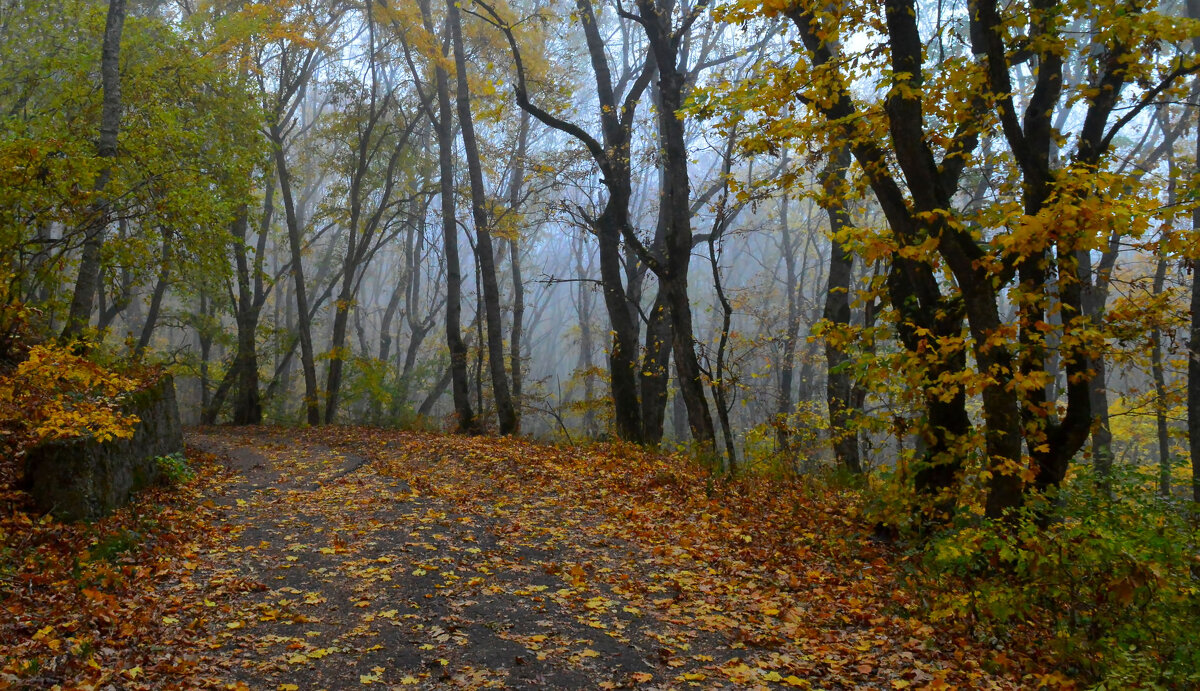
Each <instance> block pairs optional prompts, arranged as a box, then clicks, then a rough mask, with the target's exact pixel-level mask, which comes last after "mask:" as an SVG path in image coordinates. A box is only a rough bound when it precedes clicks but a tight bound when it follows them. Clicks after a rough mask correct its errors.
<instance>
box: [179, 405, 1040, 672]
mask: <svg viewBox="0 0 1200 691" xmlns="http://www.w3.org/2000/svg"><path fill="white" fill-rule="evenodd" d="M186 440H187V443H188V445H189V447H190V449H191V450H192V452H193V453H192V455H193V456H196V455H198V453H197V452H199V453H202V454H211V455H212V456H211V457H210V458H216V459H219V461H218V462H219V463H221V464H223V465H225V466H226V467H227V469H229V470H230V471H232V472H230V473H229V474H228V477H229V478H230V480H229V481H228V482H227V483H226V484H224V485H223V486H221V487H219V488H217V489H216V490H215V492H214V493H211V494H210V495H209V498H208V499H207V500H206V503H205V506H206V507H207V508H208V510H211V511H213V512H214V518H213V521H215V524H216V529H217V530H218V531H220V532H222V533H224V534H225V535H224V536H223V537H222V538H221V539H218V540H214V541H210V543H212V544H216V545H219V546H218V547H212V548H210V551H209V552H208V553H206V554H202V555H199V556H200V558H198V559H197V562H199V563H200V564H202V565H203V566H200V567H199V568H200V569H201V571H200V572H198V573H197V574H195V580H196V581H197V582H203V583H208V584H218V587H217V588H216V589H215V590H213V591H211V592H212V593H213V594H211V595H207V596H206V597H210V598H211V600H206V601H205V602H204V603H203V604H204V605H205V606H206V607H207V608H211V609H208V612H211V616H204V617H202V618H201V619H199V620H197V621H196V622H195V626H196V627H202V628H203V629H204V630H205V631H206V632H207V635H206V636H205V638H204V640H206V641H209V642H208V643H207V645H208V646H209V647H210V648H211V649H210V650H207V651H205V653H204V654H203V658H204V660H205V661H207V663H208V664H207V665H206V668H207V669H209V670H215V672H216V675H217V677H218V678H220V680H219V684H220V685H226V684H227V685H228V686H227V688H235V689H237V688H248V689H285V690H289V689H322V688H323V689H351V688H360V687H362V686H380V687H384V688H400V687H409V686H411V687H417V688H486V687H495V688H526V687H544V688H559V689H576V688H602V689H612V688H633V687H638V688H650V689H654V688H688V687H695V688H739V689H740V688H846V689H848V688H874V689H907V688H954V687H957V688H1015V687H1019V686H1020V685H1021V684H1020V683H1014V682H1015V679H1014V676H1016V675H1011V676H1010V675H1009V674H1000V675H997V674H996V671H997V670H998V669H1001V668H1002V665H1005V664H1011V662H1010V661H1006V660H1007V658H1004V657H1003V652H1001V651H998V650H996V649H993V650H991V651H988V650H986V649H982V648H980V647H979V644H978V642H975V641H968V640H966V639H964V638H961V637H960V638H952V637H950V636H949V635H946V634H945V633H943V632H940V631H937V630H936V628H935V627H932V626H930V625H928V624H926V623H923V622H922V621H920V620H918V619H916V618H914V617H913V616H912V615H911V613H910V612H911V609H905V608H906V607H907V606H908V605H907V603H910V602H911V601H912V598H913V597H914V596H913V595H912V594H911V593H907V592H905V589H904V587H903V584H902V581H901V580H900V579H899V577H898V576H897V572H896V569H895V568H894V565H893V556H892V555H889V554H888V553H886V552H884V551H881V549H880V547H879V546H878V545H875V544H873V542H872V541H871V540H870V539H869V530H867V529H866V528H865V527H864V526H862V525H860V524H859V522H858V521H857V519H855V518H854V517H853V516H852V515H851V514H849V513H846V512H843V509H842V508H839V506H838V505H837V504H836V503H831V501H833V500H831V499H830V498H829V497H826V498H825V499H824V500H823V501H822V502H807V503H806V502H805V501H804V500H803V496H802V490H798V489H793V488H776V489H774V490H771V489H764V490H761V496H760V495H756V494H754V492H755V491H759V490H755V489H753V488H750V489H746V488H744V487H743V488H741V489H739V487H741V486H740V485H736V484H730V485H728V486H724V487H722V486H718V485H714V481H713V480H712V479H711V478H706V476H705V475H704V473H703V472H701V471H699V470H697V469H694V468H693V469H690V470H689V469H688V467H687V466H686V464H682V461H680V460H678V459H667V458H663V457H656V456H653V455H650V454H646V453H644V452H642V451H639V450H636V449H633V448H632V447H629V448H626V447H621V446H612V447H605V448H604V449H599V450H598V449H588V448H574V449H569V448H561V449H556V448H554V447H543V446H538V445H534V444H530V443H528V442H522V441H519V440H511V439H495V438H487V439H484V438H464V437H447V436H438V435H420V434H409V433H400V432H384V431H381V430H370V429H367V428H322V429H318V430H295V429H283V428H219V429H218V428H212V429H197V430H191V431H189V432H188V434H187V435H186ZM723 493H724V494H723ZM787 497H793V498H792V499H786V498H787ZM206 592H209V591H206ZM206 613H207V612H206ZM997 656H998V657H997ZM993 657H995V659H996V660H998V661H997V662H992V658H993ZM985 665H994V666H995V669H991V668H986V667H985ZM1010 674H1011V672H1010ZM1016 678H1020V677H1019V676H1016ZM1025 678H1026V679H1027V680H1028V679H1030V677H1028V676H1026V677H1025Z"/></svg>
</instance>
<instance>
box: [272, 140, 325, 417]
mask: <svg viewBox="0 0 1200 691" xmlns="http://www.w3.org/2000/svg"><path fill="white" fill-rule="evenodd" d="M271 143H272V144H273V145H274V147H275V170H276V172H277V173H278V177H279V193H280V196H281V197H282V198H283V210H284V216H285V218H286V220H287V228H288V248H289V249H290V250H291V255H292V256H291V259H292V279H293V281H292V283H293V290H294V291H295V298H296V315H297V329H296V330H297V331H298V332H299V336H300V366H301V368H302V369H303V370H304V410H305V419H307V420H308V424H310V425H320V424H321V401H320V392H319V391H318V390H317V365H316V358H315V356H314V354H313V344H312V317H311V315H310V314H309V309H308V292H307V290H308V289H307V287H306V286H305V285H304V264H303V259H304V247H303V243H302V242H301V238H300V232H301V229H300V219H299V218H298V217H297V215H296V200H295V199H294V198H293V197H292V181H291V174H290V173H288V169H287V153H286V152H285V151H284V146H283V144H284V142H283V132H282V131H281V130H280V128H279V123H274V124H272V125H271Z"/></svg>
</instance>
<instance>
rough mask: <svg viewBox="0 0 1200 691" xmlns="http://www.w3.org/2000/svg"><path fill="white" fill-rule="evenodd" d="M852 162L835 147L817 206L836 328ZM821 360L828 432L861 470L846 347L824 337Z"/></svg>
mask: <svg viewBox="0 0 1200 691" xmlns="http://www.w3.org/2000/svg"><path fill="white" fill-rule="evenodd" d="M849 167H850V150H849V149H848V148H846V147H844V146H843V147H840V148H839V149H837V150H836V151H835V152H834V153H833V155H832V156H831V158H830V161H829V164H828V165H827V166H826V168H825V171H824V172H823V173H822V178H823V179H822V181H821V183H822V187H823V188H824V190H823V193H822V195H821V206H822V207H824V209H825V213H826V214H827V215H828V216H829V234H830V243H831V247H830V250H829V279H828V282H827V283H826V286H825V309H824V313H823V317H824V318H825V320H826V321H827V322H829V323H830V324H831V325H833V326H834V327H835V328H845V327H848V326H849V325H850V276H851V272H852V271H853V268H854V256H853V255H852V254H850V252H849V251H848V250H847V249H846V248H845V246H843V245H842V243H841V241H840V240H839V237H840V235H841V233H842V232H843V231H844V230H845V229H846V228H848V227H849V226H850V215H849V214H848V213H847V211H846V204H845V202H844V201H843V200H844V196H845V190H844V187H845V183H846V170H847V169H848V168H849ZM825 363H826V366H827V368H828V370H827V376H826V380H825V381H826V383H825V400H826V402H827V403H828V407H829V435H830V438H831V439H832V440H833V453H834V456H835V457H836V458H837V462H838V465H840V466H841V467H842V468H845V469H846V470H849V471H850V472H852V473H856V474H857V473H861V472H862V461H861V460H860V459H859V457H858V430H857V428H856V427H855V424H856V422H855V420H854V416H855V412H857V411H855V410H854V401H853V399H852V396H851V393H852V389H853V385H854V376H853V375H852V374H851V373H850V371H849V365H850V358H849V356H848V355H847V353H846V351H845V350H844V349H842V348H840V347H838V346H837V345H835V344H834V343H833V342H832V340H831V339H826V341H825Z"/></svg>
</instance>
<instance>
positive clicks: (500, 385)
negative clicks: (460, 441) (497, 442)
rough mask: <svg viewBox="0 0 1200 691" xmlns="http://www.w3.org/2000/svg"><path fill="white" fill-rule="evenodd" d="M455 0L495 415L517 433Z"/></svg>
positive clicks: (453, 33)
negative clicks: (505, 364)
mask: <svg viewBox="0 0 1200 691" xmlns="http://www.w3.org/2000/svg"><path fill="white" fill-rule="evenodd" d="M455 3H456V0H447V2H446V12H447V17H448V23H449V24H450V37H451V41H452V43H453V44H454V65H455V69H456V71H457V73H458V74H457V75H456V77H457V79H456V83H457V92H458V125H459V130H460V131H461V133H462V141H463V151H464V153H465V154H466V158H467V177H468V178H469V179H470V183H471V216H472V218H473V219H474V221H475V257H476V260H477V261H478V265H479V274H480V279H481V283H482V286H483V311H484V320H485V321H486V323H487V354H488V358H487V359H488V369H489V371H490V373H491V380H492V396H493V398H495V401H496V415H497V417H498V418H499V419H500V434H501V435H508V434H516V433H517V431H518V427H519V423H518V420H517V409H516V406H514V405H513V400H512V389H511V387H510V386H509V383H508V373H507V372H506V371H505V368H504V327H503V323H502V320H501V317H500V283H499V281H498V280H497V278H496V254H495V250H494V249H493V247H492V231H491V227H490V221H489V220H488V211H487V190H485V189H484V186H483V168H482V166H481V165H480V162H479V144H478V142H477V141H476V140H475V124H474V121H473V119H472V117H471V91H470V87H469V86H468V84H467V54H466V50H465V49H464V47H463V39H462V26H461V18H460V16H459V11H458V5H457V4H455Z"/></svg>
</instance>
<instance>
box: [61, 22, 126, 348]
mask: <svg viewBox="0 0 1200 691" xmlns="http://www.w3.org/2000/svg"><path fill="white" fill-rule="evenodd" d="M124 27H125V0H109V2H108V14H107V17H106V19H105V21H104V41H103V43H102V45H101V49H100V82H101V87H102V89H103V93H104V96H103V101H102V103H101V107H100V139H99V141H98V143H97V145H96V153H97V155H99V157H100V158H101V159H104V164H103V167H102V168H101V169H100V174H99V175H98V176H97V177H96V182H95V183H94V184H93V187H92V191H93V192H95V193H96V201H95V202H94V203H93V204H92V205H91V206H90V207H89V209H88V222H87V226H86V229H85V231H84V233H85V234H84V239H83V251H82V254H81V256H80V260H79V274H78V276H77V277H76V279H75V292H74V294H73V295H72V297H71V306H70V311H69V312H68V313H67V323H66V325H65V326H64V327H63V332H62V339H63V340H64V341H68V340H72V339H75V338H78V337H79V335H80V334H81V333H82V332H83V330H84V329H85V328H86V327H87V324H88V321H89V320H90V319H91V316H92V303H94V302H95V299H96V285H97V281H98V280H99V278H100V250H101V249H102V248H103V246H104V228H105V227H106V226H107V225H108V217H109V208H108V201H107V200H106V199H105V197H104V188H105V187H107V186H108V181H109V180H110V179H111V178H112V166H113V163H112V161H113V159H115V158H116V157H117V133H118V131H119V130H120V125H121V73H120V56H121V32H122V30H123V29H124Z"/></svg>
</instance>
